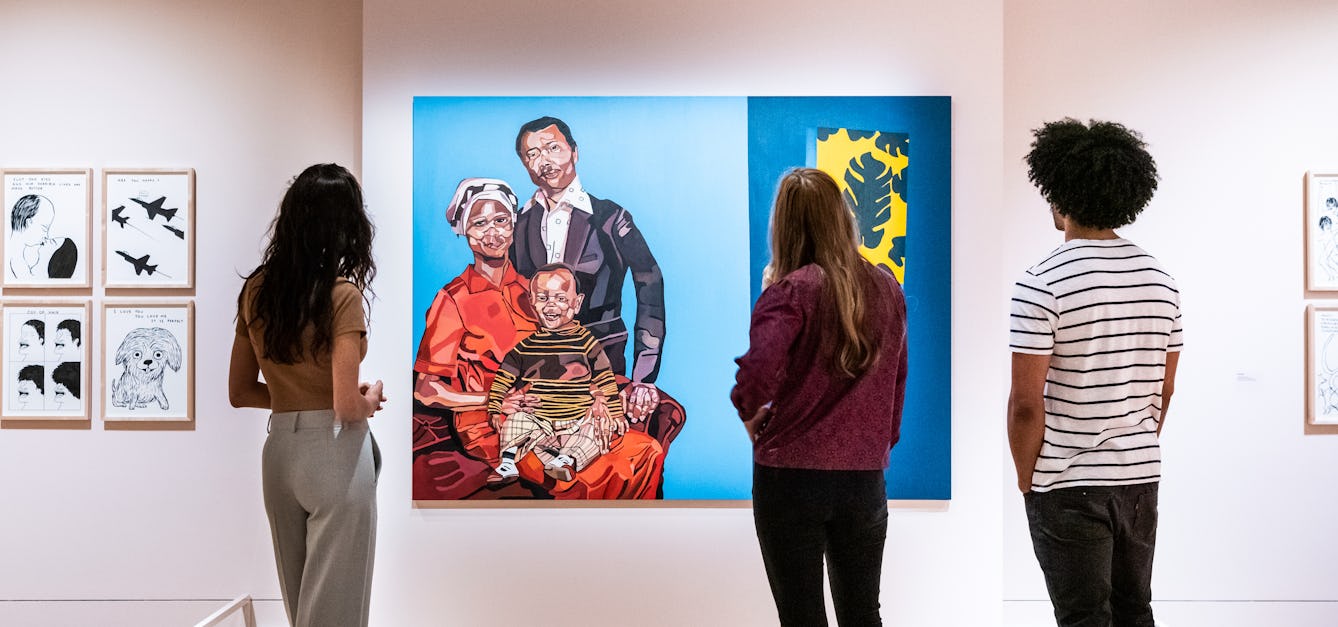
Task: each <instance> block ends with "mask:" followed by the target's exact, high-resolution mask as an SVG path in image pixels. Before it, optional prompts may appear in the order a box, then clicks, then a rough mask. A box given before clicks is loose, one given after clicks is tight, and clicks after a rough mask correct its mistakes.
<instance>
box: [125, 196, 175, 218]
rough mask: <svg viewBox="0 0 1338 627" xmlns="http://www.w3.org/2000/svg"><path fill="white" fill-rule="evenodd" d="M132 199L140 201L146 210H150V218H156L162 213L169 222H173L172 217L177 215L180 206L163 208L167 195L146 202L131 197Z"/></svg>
mask: <svg viewBox="0 0 1338 627" xmlns="http://www.w3.org/2000/svg"><path fill="white" fill-rule="evenodd" d="M130 200H133V201H135V202H137V203H139V206H141V207H143V208H144V210H145V211H147V212H149V219H150V220H152V219H154V218H155V217H156V216H158V215H162V216H165V218H166V220H167V221H168V222H171V221H172V218H174V217H176V215H177V209H178V208H173V209H163V202H164V201H166V200H167V196H162V197H160V198H159V199H158V200H155V201H153V202H144V201H142V200H140V199H138V198H131V199H130Z"/></svg>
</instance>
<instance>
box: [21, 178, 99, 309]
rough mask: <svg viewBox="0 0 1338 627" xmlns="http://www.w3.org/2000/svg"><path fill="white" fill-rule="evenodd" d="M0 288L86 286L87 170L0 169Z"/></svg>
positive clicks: (89, 221) (89, 201)
mask: <svg viewBox="0 0 1338 627" xmlns="http://www.w3.org/2000/svg"><path fill="white" fill-rule="evenodd" d="M0 188H3V190H4V193H3V201H4V205H3V206H4V210H5V219H4V220H3V222H4V230H3V234H2V235H3V237H0V250H3V255H0V260H3V263H4V268H3V272H0V286H3V287H6V288H11V287H18V288H89V287H92V285H93V282H92V277H93V261H92V253H93V248H92V242H93V238H92V233H93V170H91V169H87V168H85V169H78V168H71V169H59V168H57V169H36V168H20V169H8V170H0Z"/></svg>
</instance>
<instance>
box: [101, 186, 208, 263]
mask: <svg viewBox="0 0 1338 627" xmlns="http://www.w3.org/2000/svg"><path fill="white" fill-rule="evenodd" d="M102 176H103V198H102V204H103V213H104V216H103V244H104V246H103V259H104V264H105V265H104V266H103V273H102V276H103V284H104V285H106V286H107V287H113V288H115V287H177V288H189V287H193V284H194V257H195V171H194V170H191V169H184V170H104V171H103V173H102Z"/></svg>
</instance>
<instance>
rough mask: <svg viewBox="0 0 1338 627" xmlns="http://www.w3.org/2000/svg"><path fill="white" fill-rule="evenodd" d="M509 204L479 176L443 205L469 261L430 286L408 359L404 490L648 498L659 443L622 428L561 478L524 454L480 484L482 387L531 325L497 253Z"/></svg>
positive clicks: (505, 237)
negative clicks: (410, 402)
mask: <svg viewBox="0 0 1338 627" xmlns="http://www.w3.org/2000/svg"><path fill="white" fill-rule="evenodd" d="M515 211H516V196H515V194H514V193H512V191H511V188H510V186H508V185H507V184H506V183H505V182H503V181H500V180H497V179H487V178H471V179H465V180H464V181H461V182H460V185H459V187H458V188H457V189H456V192H455V196H454V198H453V199H452V201H451V204H450V206H449V207H448V208H447V210H446V219H447V221H448V222H449V223H450V224H451V227H452V228H453V229H454V230H455V232H456V234H457V235H462V236H464V237H465V238H466V239H467V240H468V242H469V248H470V250H471V251H473V253H474V262H473V263H472V264H471V265H470V266H469V267H467V268H465V270H464V271H463V272H461V273H460V275H459V276H457V277H456V278H455V279H453V280H452V281H451V282H450V283H447V284H446V286H445V287H443V288H442V289H441V290H440V291H439V292H437V296H436V298H435V299H434V300H433V302H432V306H431V307H430V308H429V309H428V312H427V326H426V328H425V329H424V331H423V337H422V340H421V341H420V343H419V346H418V357H417V359H416V360H415V361H414V413H413V416H414V444H413V446H414V468H413V486H414V487H413V497H414V499H415V500H453V499H490V498H525V497H538V498H558V499H592V498H593V499H601V498H655V497H656V494H657V492H658V489H659V487H660V477H661V474H662V472H663V449H662V448H661V446H660V445H659V443H658V442H656V441H655V439H654V438H652V437H650V436H648V435H646V434H645V433H642V432H629V433H627V434H624V435H623V437H621V438H619V440H618V441H617V442H615V443H614V445H613V446H612V448H611V449H610V450H609V451H608V452H606V453H604V454H603V455H601V456H600V458H599V459H597V460H596V461H595V462H594V463H592V464H591V465H590V466H589V467H587V468H586V469H584V470H583V471H581V472H579V473H577V475H576V476H575V477H573V478H572V479H571V480H570V481H556V480H554V479H552V478H546V477H545V475H544V472H543V467H542V464H537V462H535V460H533V459H530V458H529V457H526V458H523V459H520V460H517V465H518V466H519V469H520V478H521V479H524V480H525V481H523V482H520V483H513V484H509V485H505V486H501V487H498V486H491V487H490V486H489V485H488V483H487V478H488V476H489V475H490V474H491V472H492V468H493V467H494V466H496V465H497V463H498V462H499V461H500V455H501V451H500V450H499V444H500V443H499V441H498V434H497V431H496V430H495V429H494V427H493V426H492V425H491V424H489V421H488V412H487V404H488V390H489V388H490V387H491V386H492V381H493V378H494V375H495V374H496V372H497V368H498V366H499V365H500V364H501V362H502V358H503V357H505V356H506V354H507V352H509V351H510V350H511V349H512V348H513V347H514V346H515V345H516V344H517V343H518V342H519V341H520V340H522V339H524V338H526V337H528V336H529V335H530V334H531V333H533V332H534V331H535V329H536V324H535V321H536V316H535V313H534V308H533V307H532V306H531V304H530V296H529V288H530V285H529V281H528V279H527V278H526V277H523V276H521V275H520V274H518V273H517V272H516V270H515V268H514V267H513V266H512V265H511V263H510V261H508V259H507V251H508V250H509V249H510V248H511V243H512V235H513V229H514V225H515ZM518 394H523V392H521V393H518Z"/></svg>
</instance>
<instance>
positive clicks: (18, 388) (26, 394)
mask: <svg viewBox="0 0 1338 627" xmlns="http://www.w3.org/2000/svg"><path fill="white" fill-rule="evenodd" d="M44 374H45V373H44V371H43V369H42V367H41V366H39V365H37V364H33V365H29V366H24V367H22V368H20V369H19V381H18V385H15V386H14V390H15V394H16V395H17V396H16V397H15V399H14V401H15V403H16V404H17V405H18V408H19V409H28V406H29V405H33V404H34V402H35V403H36V405H35V406H34V407H33V409H41V408H42V401H41V398H42V394H44V393H45V391H46V379H45V377H44V376H43V375H44Z"/></svg>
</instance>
